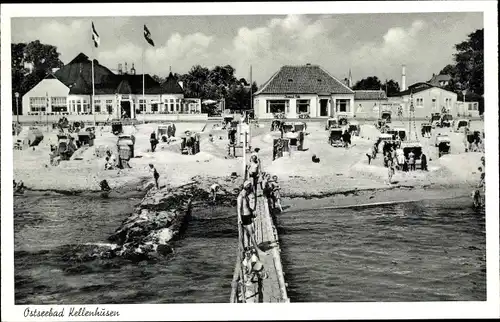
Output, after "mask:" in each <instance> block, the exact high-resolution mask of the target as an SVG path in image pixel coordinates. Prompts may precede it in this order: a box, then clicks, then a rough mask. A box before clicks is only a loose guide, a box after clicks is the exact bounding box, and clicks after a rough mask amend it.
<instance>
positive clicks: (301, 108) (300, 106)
mask: <svg viewBox="0 0 500 322" xmlns="http://www.w3.org/2000/svg"><path fill="white" fill-rule="evenodd" d="M310 102H311V101H310V100H297V114H300V113H309V105H310Z"/></svg>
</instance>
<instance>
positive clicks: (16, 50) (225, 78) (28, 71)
mask: <svg viewBox="0 0 500 322" xmlns="http://www.w3.org/2000/svg"><path fill="white" fill-rule="evenodd" d="M11 54H12V56H11V57H12V63H11V66H12V112H13V113H14V114H16V113H17V112H16V102H15V93H16V92H17V93H19V97H20V98H21V97H22V96H23V95H24V94H26V93H27V92H28V91H29V90H31V89H32V88H33V87H34V86H35V85H36V84H38V83H39V82H40V81H41V80H42V79H44V78H45V77H46V76H47V74H49V73H51V71H52V69H53V68H61V67H62V66H64V64H63V62H62V61H61V60H60V58H59V57H60V55H61V54H60V53H59V52H58V51H57V47H55V46H53V45H49V44H43V43H41V42H40V41H38V40H36V41H32V42H30V43H17V44H11ZM235 72H236V70H235V69H234V68H233V67H232V66H230V65H226V66H215V67H214V68H212V69H209V68H207V67H202V66H200V65H196V66H193V67H192V68H191V70H190V71H189V72H188V73H186V74H177V73H176V74H175V75H174V76H176V77H177V80H178V81H182V82H183V87H184V95H185V97H187V98H200V99H202V100H208V99H210V100H214V101H220V100H225V106H226V108H228V109H233V110H239V109H249V108H250V84H249V83H248V82H247V80H246V79H244V78H239V79H238V78H237V77H236V76H235ZM152 77H153V78H154V79H155V80H156V81H158V82H159V83H162V82H163V81H165V78H163V77H160V76H158V75H153V76H152ZM252 91H253V93H255V91H257V83H256V82H253V84H252ZM19 109H20V111H22V101H21V100H19ZM215 109H216V107H215V105H208V106H203V107H202V112H204V113H210V114H213V113H214V112H215Z"/></svg>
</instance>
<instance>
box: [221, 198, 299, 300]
mask: <svg viewBox="0 0 500 322" xmlns="http://www.w3.org/2000/svg"><path fill="white" fill-rule="evenodd" d="M256 206H257V207H256V210H255V213H256V218H255V220H254V226H255V237H256V240H257V243H258V244H259V245H262V246H261V247H262V248H263V249H267V248H268V247H267V246H268V245H271V244H275V245H274V247H273V248H271V249H270V250H269V251H268V253H269V255H267V256H261V258H260V259H259V260H260V262H261V263H262V264H263V265H264V271H266V272H267V274H268V278H266V279H263V280H259V281H258V282H254V283H252V284H251V285H243V283H242V282H241V275H242V274H241V260H242V256H243V254H241V253H240V252H239V254H238V256H237V262H236V267H235V271H234V276H233V291H232V294H231V303H242V302H245V303H283V302H290V300H289V299H288V295H287V291H286V283H285V279H284V273H283V267H282V264H281V257H280V252H281V250H280V247H279V243H278V234H277V232H276V227H275V226H274V223H273V219H272V216H271V214H270V212H269V206H268V203H267V200H266V198H265V197H263V196H262V195H259V196H258V197H257V205H256ZM240 231H241V230H240ZM240 240H241V239H240ZM245 242H246V238H245ZM246 246H248V245H246V244H245V247H246ZM243 291H244V292H245V300H243V298H242V293H243Z"/></svg>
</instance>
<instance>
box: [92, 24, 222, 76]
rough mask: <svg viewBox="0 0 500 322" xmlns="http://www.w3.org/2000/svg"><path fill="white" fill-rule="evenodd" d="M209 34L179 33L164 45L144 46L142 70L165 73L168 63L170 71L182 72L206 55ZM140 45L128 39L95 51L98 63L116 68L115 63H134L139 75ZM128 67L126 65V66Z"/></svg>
mask: <svg viewBox="0 0 500 322" xmlns="http://www.w3.org/2000/svg"><path fill="white" fill-rule="evenodd" d="M212 40H213V37H210V36H206V35H204V34H202V33H194V34H190V35H186V36H182V35H180V34H179V33H175V34H173V35H172V36H171V37H170V38H169V39H168V40H167V41H166V42H165V43H164V44H162V45H160V46H158V45H159V44H155V45H156V46H155V47H151V46H149V45H148V48H147V49H146V50H145V51H144V63H145V66H144V69H145V72H146V73H150V74H156V75H163V76H165V75H167V74H168V72H169V66H172V67H173V68H174V70H172V71H173V72H185V71H187V70H189V69H190V68H191V66H192V65H194V64H196V63H197V61H203V60H205V59H208V58H209V54H208V52H207V48H208V47H209V46H210V45H211V43H212ZM142 51H143V48H142V47H140V46H138V45H136V44H134V43H131V42H128V43H125V44H121V45H119V46H118V47H117V48H114V49H112V50H108V51H101V52H100V53H99V56H98V57H99V58H98V59H99V63H101V64H102V65H104V66H108V67H110V68H112V69H113V68H116V67H117V64H118V63H123V62H128V63H129V64H130V63H131V62H134V63H135V69H136V71H137V73H139V74H142ZM129 68H130V66H129Z"/></svg>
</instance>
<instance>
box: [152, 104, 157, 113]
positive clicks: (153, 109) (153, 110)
mask: <svg viewBox="0 0 500 322" xmlns="http://www.w3.org/2000/svg"><path fill="white" fill-rule="evenodd" d="M151 112H158V104H156V103H155V104H152V105H151Z"/></svg>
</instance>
